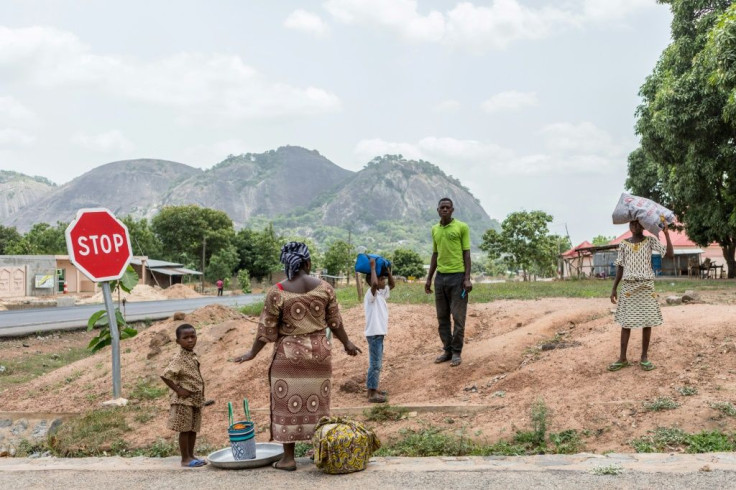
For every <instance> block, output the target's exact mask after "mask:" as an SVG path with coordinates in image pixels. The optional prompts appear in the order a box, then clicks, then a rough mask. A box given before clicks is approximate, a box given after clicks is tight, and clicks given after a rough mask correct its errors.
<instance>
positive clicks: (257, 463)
mask: <svg viewBox="0 0 736 490" xmlns="http://www.w3.org/2000/svg"><path fill="white" fill-rule="evenodd" d="M283 454H284V446H282V445H281V444H278V443H274V442H257V443H256V457H255V459H245V460H242V461H236V460H235V459H233V452H232V450H230V448H229V447H226V448H225V449H220V450H219V451H215V452H214V453H212V454H210V455H209V456H207V461H209V462H210V464H211V465H212V466H214V467H216V468H223V469H226V470H246V469H249V468H259V467H261V466H266V465H268V464H270V463H273V462H274V461H278V460H280V459H281V456H282V455H283Z"/></svg>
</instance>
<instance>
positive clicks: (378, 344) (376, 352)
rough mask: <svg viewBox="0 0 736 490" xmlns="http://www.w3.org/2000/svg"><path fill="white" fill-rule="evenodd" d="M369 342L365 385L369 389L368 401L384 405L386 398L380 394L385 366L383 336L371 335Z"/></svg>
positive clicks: (368, 338)
mask: <svg viewBox="0 0 736 490" xmlns="http://www.w3.org/2000/svg"><path fill="white" fill-rule="evenodd" d="M366 340H368V351H369V356H370V359H369V365H368V373H367V374H366V380H365V385H366V388H368V399H369V400H370V401H371V402H373V403H383V402H385V401H386V398H385V397H384V396H383V395H382V394H381V393H379V392H378V383H379V377H380V375H381V367H382V366H383V335H371V336H369V337H366Z"/></svg>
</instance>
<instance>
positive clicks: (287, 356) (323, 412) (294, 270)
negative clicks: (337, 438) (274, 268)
mask: <svg viewBox="0 0 736 490" xmlns="http://www.w3.org/2000/svg"><path fill="white" fill-rule="evenodd" d="M281 262H282V263H283V264H284V269H285V271H286V277H287V279H286V280H284V281H282V282H281V283H278V284H276V286H273V287H271V288H270V289H269V290H268V292H267V293H266V299H265V304H264V306H263V312H262V313H261V318H260V321H259V322H258V334H257V335H256V339H255V341H254V343H253V347H251V349H250V351H249V352H247V353H245V354H243V355H242V356H240V357H237V358H235V359H234V360H235V362H244V361H250V360H251V359H253V358H254V357H255V356H256V355H257V354H258V352H260V350H261V349H262V348H263V347H264V346H265V345H266V344H267V343H269V342H274V343H275V346H274V350H273V359H272V361H271V369H270V370H269V380H270V384H271V439H272V440H275V441H278V442H281V443H283V445H284V456H283V457H282V458H281V460H280V461H278V462H276V463H274V465H273V467H274V468H277V469H280V470H286V471H293V470H295V469H296V461H295V460H294V445H295V443H296V442H297V441H307V440H310V439H311V438H312V434H313V433H314V427H315V426H316V425H317V422H318V421H319V419H320V418H322V417H324V416H329V414H330V377H331V375H332V356H331V349H332V345H331V343H330V341H329V339H328V338H327V336H326V329H327V328H329V329H330V330H331V331H332V333H333V334H334V335H335V337H336V338H337V339H338V340H339V341H340V342H342V344H343V347H344V348H345V352H347V353H348V355H351V356H355V355H357V354H358V353H359V352H361V351H360V349H358V348H357V347H355V345H353V343H352V342H350V340H349V339H348V335H347V333H346V332H345V328H344V327H343V324H342V318H341V316H340V311H339V309H338V306H337V299H336V298H335V291H334V290H333V289H332V286H330V285H329V284H328V283H326V282H325V281H322V280H320V279H317V278H316V277H312V276H310V275H309V271H310V270H311V268H312V261H311V260H310V258H309V249H308V248H307V246H306V245H305V244H303V243H299V242H290V243H287V244H286V245H284V246H283V248H282V249H281Z"/></svg>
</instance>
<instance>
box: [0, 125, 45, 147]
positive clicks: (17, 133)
mask: <svg viewBox="0 0 736 490" xmlns="http://www.w3.org/2000/svg"><path fill="white" fill-rule="evenodd" d="M34 141H36V138H35V137H34V136H33V135H31V134H28V133H26V132H25V131H22V130H20V129H13V128H6V129H0V147H11V146H28V145H30V144H31V143H33V142H34Z"/></svg>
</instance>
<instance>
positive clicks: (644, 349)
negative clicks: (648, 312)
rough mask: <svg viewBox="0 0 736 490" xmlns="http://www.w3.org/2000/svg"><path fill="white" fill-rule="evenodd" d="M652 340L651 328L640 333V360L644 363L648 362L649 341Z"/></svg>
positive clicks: (646, 328)
mask: <svg viewBox="0 0 736 490" xmlns="http://www.w3.org/2000/svg"><path fill="white" fill-rule="evenodd" d="M651 338H652V327H645V328H644V329H643V330H642V332H641V360H642V362H646V361H648V360H649V357H648V355H647V354H648V353H649V340H650V339H651Z"/></svg>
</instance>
